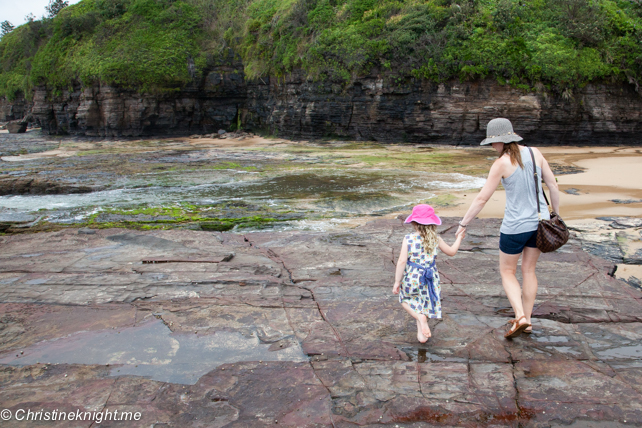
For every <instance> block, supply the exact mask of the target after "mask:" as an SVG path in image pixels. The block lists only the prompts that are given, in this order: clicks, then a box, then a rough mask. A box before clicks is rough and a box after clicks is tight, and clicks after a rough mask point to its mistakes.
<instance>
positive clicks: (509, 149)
mask: <svg viewBox="0 0 642 428" xmlns="http://www.w3.org/2000/svg"><path fill="white" fill-rule="evenodd" d="M506 153H508V156H510V163H512V164H513V165H519V167H520V168H522V169H524V164H523V163H522V154H521V153H520V151H519V146H518V145H517V143H515V142H513V143H508V144H504V149H503V150H502V153H501V154H500V155H499V157H500V158H501V157H502V156H504V154H506Z"/></svg>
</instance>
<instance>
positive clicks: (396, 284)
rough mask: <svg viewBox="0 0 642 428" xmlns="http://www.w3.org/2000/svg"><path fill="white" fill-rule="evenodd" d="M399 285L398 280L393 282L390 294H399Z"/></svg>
mask: <svg viewBox="0 0 642 428" xmlns="http://www.w3.org/2000/svg"><path fill="white" fill-rule="evenodd" d="M400 287H401V284H400V283H398V282H395V284H394V285H393V286H392V294H399V288H400Z"/></svg>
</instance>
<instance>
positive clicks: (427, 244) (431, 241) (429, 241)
mask: <svg viewBox="0 0 642 428" xmlns="http://www.w3.org/2000/svg"><path fill="white" fill-rule="evenodd" d="M412 225H413V226H414V227H415V230H416V231H417V232H419V235H420V236H421V240H422V241H423V244H424V249H425V250H426V252H427V253H432V252H433V251H435V248H437V246H438V245H439V237H438V236H437V225H435V224H428V225H426V224H419V223H417V222H416V221H413V222H412Z"/></svg>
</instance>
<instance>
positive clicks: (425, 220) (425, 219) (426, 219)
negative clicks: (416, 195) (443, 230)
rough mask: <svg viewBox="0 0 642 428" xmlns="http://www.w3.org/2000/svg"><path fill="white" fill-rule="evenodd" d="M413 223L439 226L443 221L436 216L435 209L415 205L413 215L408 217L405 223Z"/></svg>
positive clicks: (425, 205)
mask: <svg viewBox="0 0 642 428" xmlns="http://www.w3.org/2000/svg"><path fill="white" fill-rule="evenodd" d="M413 221H416V222H417V223H419V224H424V225H429V224H436V225H437V226H439V225H440V224H441V219H440V218H439V216H438V215H437V214H435V209H434V208H433V207H431V206H430V205H427V204H419V205H415V207H414V208H413V209H412V214H410V215H409V216H408V218H407V219H406V221H405V222H404V223H411V222H413Z"/></svg>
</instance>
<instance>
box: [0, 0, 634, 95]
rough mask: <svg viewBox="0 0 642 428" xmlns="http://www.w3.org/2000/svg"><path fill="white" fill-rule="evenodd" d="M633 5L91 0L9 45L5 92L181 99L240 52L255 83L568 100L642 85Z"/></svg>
mask: <svg viewBox="0 0 642 428" xmlns="http://www.w3.org/2000/svg"><path fill="white" fill-rule="evenodd" d="M641 39H642V6H641V5H640V2H637V1H631V0H529V1H526V0H456V1H455V0H83V1H81V2H80V3H78V4H76V5H73V6H69V7H66V8H64V9H63V10H61V11H60V13H59V14H58V15H57V16H56V17H55V18H53V19H43V20H41V21H33V22H30V23H27V24H25V25H23V26H21V27H18V28H17V29H16V30H14V31H12V32H11V33H9V34H7V35H5V36H4V37H3V38H2V39H1V40H0V95H7V96H8V97H14V96H15V95H16V94H17V93H19V92H24V93H25V94H27V95H28V94H29V93H30V90H31V88H32V87H33V86H34V85H47V86H48V87H49V88H51V89H53V90H57V91H60V90H62V89H65V88H68V87H70V86H71V85H72V84H73V83H75V82H80V83H82V84H84V85H89V84H93V83H96V82H102V83H106V84H115V85H118V86H121V87H125V88H133V89H137V90H141V91H168V90H169V91H171V90H176V89H180V88H182V87H184V86H185V85H186V84H188V83H189V82H191V81H193V80H194V79H198V78H199V76H201V74H202V73H203V72H204V71H205V70H207V68H208V67H209V66H211V64H213V63H214V62H216V59H217V58H219V57H221V56H223V55H227V50H228V49H230V48H231V49H232V50H233V51H234V52H236V53H237V54H239V55H240V56H241V57H242V60H243V63H244V66H245V72H246V75H247V76H248V77H250V78H255V77H261V76H266V75H270V76H283V75H285V74H287V73H290V72H292V71H294V70H296V69H302V70H304V71H305V72H306V73H307V74H308V75H309V76H311V77H313V78H317V79H332V80H335V81H343V82H344V83H348V82H350V81H352V80H354V79H356V78H358V77H359V76H362V75H365V74H367V73H370V72H373V71H376V72H385V73H387V74H388V75H389V76H391V77H393V78H395V77H396V78H397V79H399V81H405V80H407V79H408V78H413V77H414V78H418V79H429V80H431V81H434V82H441V81H445V80H448V79H452V78H459V79H476V78H485V77H492V78H495V79H497V80H499V81H500V82H502V83H509V84H511V85H514V86H517V87H523V88H525V89H526V88H532V87H533V86H535V85H542V84H543V85H544V86H546V87H548V88H549V89H551V90H555V91H559V92H563V91H565V92H566V93H567V94H568V93H570V91H571V90H572V89H573V88H575V87H579V86H582V85H584V84H586V83H587V82H590V81H599V80H610V81H629V82H631V83H633V84H635V85H636V87H637V85H638V82H639V81H640V80H641V77H642V40H641Z"/></svg>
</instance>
